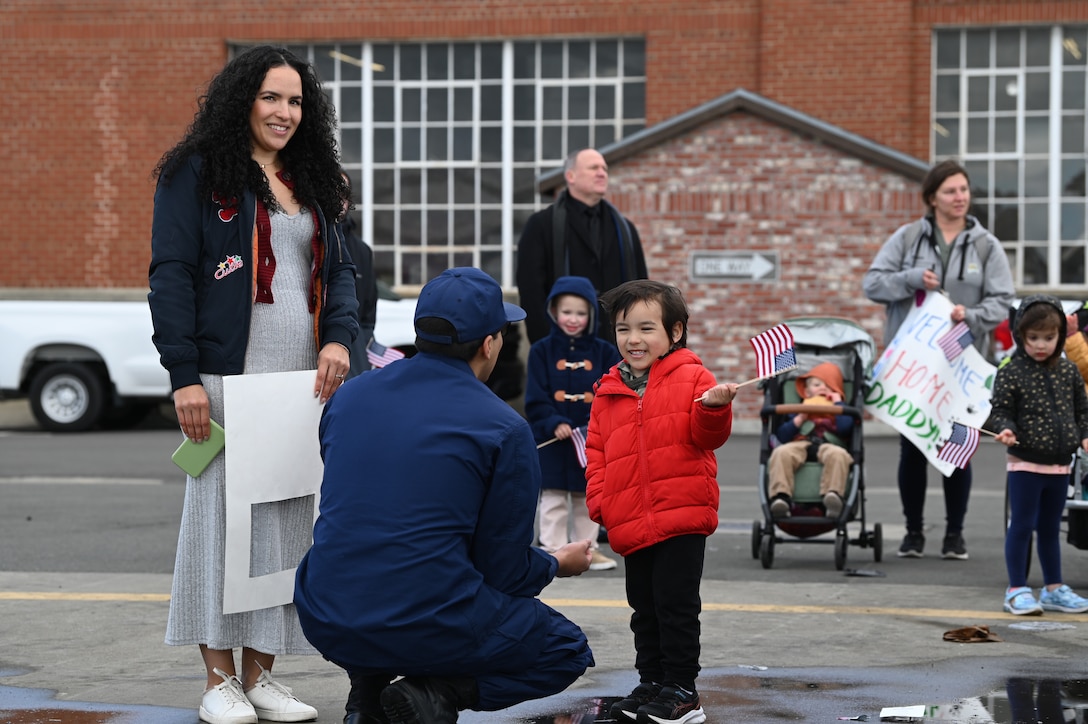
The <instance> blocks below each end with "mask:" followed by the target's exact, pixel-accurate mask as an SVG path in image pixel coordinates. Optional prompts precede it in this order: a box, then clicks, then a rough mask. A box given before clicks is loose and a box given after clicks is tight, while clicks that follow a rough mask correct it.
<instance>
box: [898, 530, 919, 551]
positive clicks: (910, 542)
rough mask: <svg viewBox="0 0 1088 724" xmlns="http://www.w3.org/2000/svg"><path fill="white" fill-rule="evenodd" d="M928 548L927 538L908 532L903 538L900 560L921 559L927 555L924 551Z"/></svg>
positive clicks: (900, 547)
mask: <svg viewBox="0 0 1088 724" xmlns="http://www.w3.org/2000/svg"><path fill="white" fill-rule="evenodd" d="M925 547H926V537H925V536H924V535H922V534H921V533H916V532H914V531H909V530H908V531H907V534H906V535H905V536H903V544H902V545H901V546H899V557H900V558H921V557H922V556H924V555H925V553H923V552H922V550H923V549H924V548H925Z"/></svg>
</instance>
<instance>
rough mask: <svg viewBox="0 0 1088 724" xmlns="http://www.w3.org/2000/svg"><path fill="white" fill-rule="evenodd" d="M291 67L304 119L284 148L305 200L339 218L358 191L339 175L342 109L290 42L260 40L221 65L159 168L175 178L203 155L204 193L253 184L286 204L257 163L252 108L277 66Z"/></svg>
mask: <svg viewBox="0 0 1088 724" xmlns="http://www.w3.org/2000/svg"><path fill="white" fill-rule="evenodd" d="M281 66H290V67H291V68H294V69H295V70H296V71H297V72H298V74H299V76H300V77H301V78H302V120H301V122H300V123H299V126H298V128H297V129H296V130H295V134H294V135H293V136H292V137H291V140H290V141H288V143H287V145H286V146H285V147H284V149H283V150H282V151H280V153H279V157H280V159H281V160H282V161H283V164H284V169H285V170H286V171H287V172H288V173H290V175H291V180H292V182H293V183H294V195H295V198H296V199H297V200H298V201H299V203H301V204H304V205H307V206H317V207H319V208H320V209H321V211H322V212H323V213H324V215H325V218H326V219H329V220H330V221H331V220H333V219H337V218H339V216H340V215H341V212H342V208H343V204H344V202H345V200H347V201H350V194H351V191H350V189H349V188H348V186H347V184H346V183H344V180H343V178H341V176H340V162H339V153H338V150H337V145H336V130H335V129H336V111H335V109H334V108H333V106H332V104H331V103H330V102H329V99H328V96H326V95H325V92H324V90H322V88H321V82H320V81H319V80H318V78H317V74H316V72H315V71H314V69H313V67H312V66H310V64H309V63H306V62H305V61H303V60H301V59H300V58H299V57H298V56H296V55H295V54H294V53H292V52H291V51H289V50H287V49H286V48H277V47H274V46H271V45H259V46H256V47H254V48H250V49H248V50H246V51H245V52H243V53H241V54H239V55H238V56H237V57H235V58H234V59H233V60H231V61H230V62H229V63H227V65H226V66H225V67H224V68H223V70H221V71H220V72H219V73H218V74H217V75H216V76H215V77H214V78H212V80H211V82H210V83H209V84H208V89H207V91H206V92H205V93H204V95H202V96H201V97H200V98H199V99H198V101H197V104H198V109H197V113H196V116H195V117H194V118H193V122H192V124H190V126H189V128H188V130H187V131H186V132H185V137H184V138H182V140H181V141H179V142H178V144H177V145H176V146H174V147H173V148H172V149H170V150H169V151H167V152H166V153H165V154H163V157H162V158H161V159H160V160H159V163H158V166H156V167H155V173H154V175H155V176H156V177H158V178H161V180H162V182H163V183H166V184H169V182H170V179H171V178H172V176H173V175H174V173H175V172H176V171H177V169H178V168H179V167H180V166H181V164H182V163H184V162H185V161H187V160H188V159H189V158H190V157H191V156H193V155H199V156H200V157H201V158H202V159H203V166H202V170H201V179H200V188H199V191H200V194H201V196H204V197H207V196H210V195H211V194H212V193H218V194H219V195H221V196H224V197H226V198H231V197H234V198H239V199H240V198H242V194H243V192H244V190H245V189H247V188H248V189H252V190H253V191H254V192H255V193H256V194H257V196H258V197H259V198H260V199H261V200H262V201H263V202H264V204H265V206H267V207H268V208H270V209H275V208H279V205H278V204H277V203H276V199H275V197H274V196H273V195H272V190H271V189H270V188H269V186H268V181H267V180H266V179H265V176H264V173H262V171H261V169H260V167H259V166H258V165H257V162H256V161H254V160H253V159H252V157H251V155H250V154H251V149H252V138H251V132H250V128H249V114H250V109H251V108H252V107H253V103H254V101H255V100H256V98H257V92H258V91H259V90H260V89H261V84H262V83H263V82H264V78H265V75H267V73H268V71H269V70H270V69H271V68H278V67H281Z"/></svg>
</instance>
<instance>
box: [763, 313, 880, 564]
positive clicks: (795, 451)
mask: <svg viewBox="0 0 1088 724" xmlns="http://www.w3.org/2000/svg"><path fill="white" fill-rule="evenodd" d="M785 324H786V325H787V326H788V327H789V329H790V331H791V333H792V335H793V340H794V350H795V354H796V358H797V363H798V368H797V371H796V372H793V373H790V372H787V373H785V374H782V375H779V376H777V377H772V378H770V379H767V380H765V381H764V382H762V383H761V387H762V389H763V395H764V398H763V399H764V404H763V409H762V410H761V411H760V419H761V431H760V458H759V461H760V467H759V473H760V481H759V482H760V486H759V493H760V504H761V507H762V510H763V516H764V520H762V521H760V520H757V521H755V522H754V523H753V525H752V557H753V558H758V559H760V560H761V561H762V563H763V567H764V568H770V567H771V566H772V565H773V562H774V549H775V544H776V543H778V542H782V541H783V540H784V538H782V537H780V536H778V535H777V533H776V531H777V530H781V531H783V532H784V533H785V534H787V535H789V536H792V537H793V538H791V539H790V542H802V543H808V542H812V543H834V545H835V567H836V568H837V569H838V570H843V568H844V567H845V564H846V552H847V547H848V546H849V545H850V544H853V545H857V546H861V547H863V548H865V547H871V548H872V549H873V558H874V559H875V560H876V561H877V562H879V561H880V560H881V557H882V546H883V541H882V537H883V534H882V531H881V526H880V524H879V523H877V524H875V525H874V526H873V530H872V531H868V530H867V529H866V525H865V495H864V489H865V484H864V459H865V451H864V447H863V444H862V443H863V435H862V422H863V419H862V416H863V412H862V406H863V404H864V402H863V401H864V394H863V388H864V386H865V379H866V377H867V375H868V374H869V371H870V369H871V366H872V362H873V359H874V357H875V354H876V343H875V342H874V341H873V338H872V337H871V336H870V335H869V333H868V332H866V331H865V330H864V328H862V327H861V326H860V325H858V324H857V323H856V322H852V321H850V320H847V319H841V318H837V317H800V318H794V319H788V320H785ZM859 519H860V523H861V532H860V534H859V536H858V537H857V538H854V539H851V538H850V537H849V535H848V530H847V524H849V523H853V522H854V521H855V520H859ZM832 530H834V531H835V537H834V539H832V540H828V539H826V538H821V537H820V536H821V534H823V533H827V532H829V531H832Z"/></svg>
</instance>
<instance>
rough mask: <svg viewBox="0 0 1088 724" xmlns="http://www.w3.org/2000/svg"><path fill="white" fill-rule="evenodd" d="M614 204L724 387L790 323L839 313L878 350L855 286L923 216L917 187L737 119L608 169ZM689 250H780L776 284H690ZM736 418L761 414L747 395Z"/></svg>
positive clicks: (757, 401) (873, 317)
mask: <svg viewBox="0 0 1088 724" xmlns="http://www.w3.org/2000/svg"><path fill="white" fill-rule="evenodd" d="M610 176H611V182H610V191H609V198H610V199H611V200H612V201H613V202H614V203H615V204H616V205H617V206H618V207H619V208H621V209H623V210H624V212H625V213H626V214H627V215H628V216H629V217H630V218H631V220H632V221H633V222H634V223H635V225H636V226H637V227H638V229H639V234H640V235H641V237H642V239H643V244H644V246H645V248H646V253H647V256H648V258H649V266H650V276H651V278H655V279H660V280H662V281H667V282H669V283H672V284H675V285H676V286H678V287H679V288H680V289H681V290H682V291H683V292H684V296H685V298H686V299H687V301H688V305H689V307H690V309H691V322H690V325H689V329H690V331H689V334H688V346H689V347H691V348H692V349H693V350H695V351H696V353H698V354H699V355H700V356H701V357H702V359H703V362H705V363H706V365H707V366H708V367H709V368H710V369H711V370H712V371H713V372H714V374H715V375H716V376H717V377H718V379H719V380H721V381H732V382H743V381H745V380H748V379H750V378H752V377H753V376H754V375H755V356H754V354H753V352H752V348H751V346H750V345H749V344H748V340H749V339H751V338H752V337H753V336H755V335H756V334H759V333H760V332H762V331H764V330H765V329H768V328H770V327H773V326H774V325H776V324H778V323H779V322H781V321H782V320H783V319H785V318H787V317H791V316H828V315H831V316H840V317H846V318H848V319H852V320H854V321H855V322H858V323H859V324H861V325H862V326H863V327H865V329H866V330H867V331H868V332H869V333H870V334H871V335H872V336H873V339H874V340H875V341H876V342H877V344H878V345H879V344H881V336H882V335H881V330H882V329H883V323H884V322H883V319H884V317H883V307H881V306H879V305H876V304H873V303H871V302H869V301H868V300H866V299H865V296H864V294H863V293H862V290H861V278H862V275H863V274H864V273H865V270H866V269H867V268H868V266H869V262H870V261H872V258H873V257H874V256H875V255H876V252H877V250H878V249H879V247H880V245H881V244H882V243H883V242H884V240H885V239H887V237H888V236H889V235H890V234H891V233H892V231H894V230H895V229H896V227H898V226H899V225H900V224H903V223H907V222H909V221H912V220H913V219H915V218H917V217H918V216H919V215H920V214H921V212H922V204H921V200H920V198H919V194H918V185H917V183H916V182H914V181H910V180H907V179H905V178H904V177H902V176H900V175H898V174H896V173H893V172H891V171H886V170H884V169H882V168H879V167H875V166H871V165H868V164H866V163H864V162H861V161H858V160H857V159H856V158H853V157H851V156H848V155H846V154H844V153H842V152H840V151H838V150H835V149H832V148H830V147H828V146H826V145H824V144H822V143H819V142H817V141H814V140H812V139H810V138H806V137H802V136H800V135H798V134H796V133H794V132H792V131H790V130H787V129H785V128H783V127H781V126H779V125H777V124H772V123H769V122H767V121H764V120H763V119H760V118H757V117H755V116H752V115H750V114H746V113H735V114H732V115H729V116H726V117H724V118H722V119H719V120H717V121H715V122H712V123H710V124H707V125H705V126H703V127H701V128H699V129H696V130H695V131H693V132H691V133H688V134H686V135H684V136H681V137H678V138H676V139H674V140H672V141H669V142H667V143H665V144H662V145H661V146H659V147H657V148H655V149H653V150H651V151H649V152H647V153H645V154H643V155H641V156H636V157H634V158H632V159H628V160H624V161H621V162H619V163H615V164H612V165H611V167H610ZM693 251H753V252H762V253H765V254H775V253H776V254H777V255H778V262H779V273H778V278H777V280H767V281H753V282H743V281H727V282H708V281H692V280H691V278H690V256H691V253H692V252H693ZM736 404H737V415H738V417H742V418H752V417H757V416H758V410H759V408H760V406H761V404H762V398H761V396H760V394H759V393H758V392H756V391H755V390H754V388H753V389H750V390H749V391H746V392H743V393H742V394H741V395H740V397H739V398H738V402H737V403H736Z"/></svg>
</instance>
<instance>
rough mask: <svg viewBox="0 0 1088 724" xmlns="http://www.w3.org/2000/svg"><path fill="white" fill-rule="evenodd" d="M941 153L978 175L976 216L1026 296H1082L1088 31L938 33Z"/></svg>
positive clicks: (936, 141)
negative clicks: (1038, 292)
mask: <svg viewBox="0 0 1088 724" xmlns="http://www.w3.org/2000/svg"><path fill="white" fill-rule="evenodd" d="M934 46H935V52H934V74H933V77H934V88H933V153H934V157H935V159H936V160H938V161H940V160H943V159H946V158H955V159H958V160H960V161H961V162H963V164H964V167H965V168H966V169H967V171H968V173H969V174H970V176H971V187H972V194H973V197H974V198H973V200H974V205H975V213H976V214H977V215H978V216H979V219H980V220H981V221H982V223H983V224H984V225H985V226H987V227H988V228H989V229H990V230H991V231H993V232H994V234H995V235H996V236H997V237H998V238H999V239H1000V240H1001V241H1002V243H1003V244H1004V246H1005V249H1006V250H1007V251H1008V253H1009V261H1010V262H1011V264H1012V267H1013V273H1014V276H1015V280H1016V284H1017V287H1019V288H1032V287H1036V288H1054V289H1058V288H1072V287H1081V288H1083V287H1084V286H1085V285H1086V283H1088V279H1086V263H1085V258H1086V249H1088V241H1086V235H1085V219H1086V217H1088V197H1086V195H1085V163H1086V159H1088V155H1086V152H1085V149H1086V147H1088V145H1086V135H1088V123H1086V112H1088V104H1086V97H1088V90H1086V88H1088V86H1086V83H1088V78H1086V72H1085V71H1086V68H1088V59H1086V56H1088V28H1086V27H1084V26H1061V27H1049V26H1048V27H1029V28H999V29H972V30H938V31H937V32H936V33H935V43H934Z"/></svg>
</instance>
